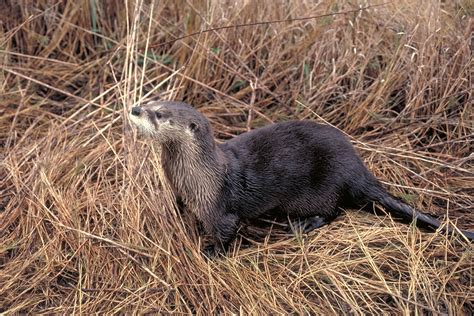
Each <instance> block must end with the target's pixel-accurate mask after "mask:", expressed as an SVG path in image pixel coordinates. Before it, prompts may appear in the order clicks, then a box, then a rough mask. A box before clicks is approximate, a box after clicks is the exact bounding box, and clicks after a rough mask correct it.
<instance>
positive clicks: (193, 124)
mask: <svg viewBox="0 0 474 316" xmlns="http://www.w3.org/2000/svg"><path fill="white" fill-rule="evenodd" d="M189 128H190V129H191V131H193V132H194V131H196V130H197V129H198V125H197V124H196V123H191V124H189Z"/></svg>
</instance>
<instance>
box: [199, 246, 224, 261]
mask: <svg viewBox="0 0 474 316" xmlns="http://www.w3.org/2000/svg"><path fill="white" fill-rule="evenodd" d="M202 252H203V254H204V256H206V257H207V258H208V259H212V258H215V257H217V256H218V255H220V254H221V252H220V251H219V247H216V245H214V244H210V245H207V246H204V248H203V250H202Z"/></svg>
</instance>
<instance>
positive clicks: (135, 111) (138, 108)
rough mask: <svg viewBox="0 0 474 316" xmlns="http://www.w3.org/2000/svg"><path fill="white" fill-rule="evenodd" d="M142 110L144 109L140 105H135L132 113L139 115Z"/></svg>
mask: <svg viewBox="0 0 474 316" xmlns="http://www.w3.org/2000/svg"><path fill="white" fill-rule="evenodd" d="M141 112H142V109H141V108H140V107H139V106H134V107H133V108H132V115H135V116H138V115H140V113H141Z"/></svg>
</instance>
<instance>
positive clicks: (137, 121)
mask: <svg viewBox="0 0 474 316" xmlns="http://www.w3.org/2000/svg"><path fill="white" fill-rule="evenodd" d="M130 121H131V122H132V123H133V124H134V125H135V126H136V127H137V128H138V131H139V132H140V133H141V134H143V135H145V136H148V137H151V138H152V139H154V140H155V141H156V142H158V143H160V144H162V145H172V144H178V145H179V144H183V145H187V146H189V144H190V143H191V144H195V145H197V144H202V145H207V146H209V145H211V147H213V144H214V139H213V136H212V129H211V126H210V124H209V121H208V120H207V118H206V117H205V116H204V115H202V114H201V113H199V112H198V111H197V110H196V109H194V108H193V107H192V106H190V105H188V104H186V103H181V102H172V101H153V102H150V103H148V104H146V105H142V106H135V107H133V108H132V110H131V111H130Z"/></svg>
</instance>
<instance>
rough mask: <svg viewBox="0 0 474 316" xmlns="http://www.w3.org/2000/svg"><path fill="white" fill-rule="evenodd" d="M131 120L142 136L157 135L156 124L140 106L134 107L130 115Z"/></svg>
mask: <svg viewBox="0 0 474 316" xmlns="http://www.w3.org/2000/svg"><path fill="white" fill-rule="evenodd" d="M129 118H130V121H131V122H132V124H133V125H135V126H136V127H137V129H138V131H139V132H140V133H141V134H143V135H146V136H151V135H153V134H154V133H155V126H154V124H153V123H152V122H151V121H150V118H149V117H148V115H147V113H146V111H144V110H143V109H142V108H140V107H138V106H135V107H133V108H132V109H131V111H130V113H129Z"/></svg>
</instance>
